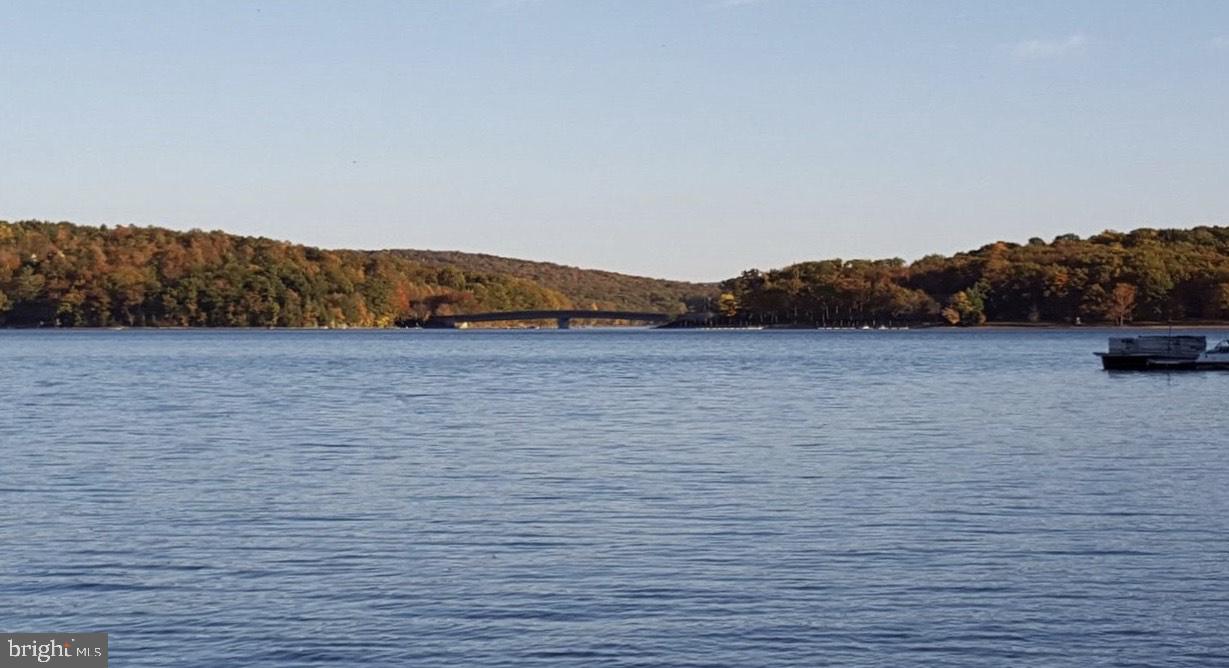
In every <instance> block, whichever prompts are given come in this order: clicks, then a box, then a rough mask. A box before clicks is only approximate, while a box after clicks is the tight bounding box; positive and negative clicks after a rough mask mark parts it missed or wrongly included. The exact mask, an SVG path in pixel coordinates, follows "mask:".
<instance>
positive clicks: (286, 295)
mask: <svg viewBox="0 0 1229 668" xmlns="http://www.w3.org/2000/svg"><path fill="white" fill-rule="evenodd" d="M571 307H572V302H571V300H570V299H569V298H568V297H567V296H566V295H564V294H562V293H560V292H558V291H556V290H551V289H548V288H544V287H542V286H540V285H537V284H535V283H533V282H532V281H528V280H525V279H522V278H517V277H514V276H503V275H498V274H491V273H486V272H471V271H465V270H463V269H459V268H456V267H442V268H437V267H428V266H425V265H423V264H420V263H417V262H414V261H411V260H409V259H406V258H404V257H399V256H398V255H396V254H395V253H390V252H386V251H376V252H364V251H334V250H321V249H318V248H312V247H308V246H300V245H295V244H289V243H285V242H280V241H273V240H270V239H264V238H254V237H243V236H236V235H230V234H225V233H223V232H216V231H215V232H203V231H199V230H193V231H190V232H177V231H172V230H167V229H161V228H154V227H127V226H119V227H113V228H107V227H105V226H102V227H92V226H82V225H72V224H69V223H47V222H38V221H23V222H16V223H8V222H3V221H0V326H8V327H40V326H42V327H103V326H150V327H155V326H180V327H200V326H203V327H316V326H328V327H341V326H356V327H387V326H393V325H396V324H411V323H415V322H421V321H423V320H426V319H428V318H430V316H431V315H433V314H436V313H447V312H449V311H452V310H479V311H487V310H490V311H501V310H529V309H561V308H571Z"/></svg>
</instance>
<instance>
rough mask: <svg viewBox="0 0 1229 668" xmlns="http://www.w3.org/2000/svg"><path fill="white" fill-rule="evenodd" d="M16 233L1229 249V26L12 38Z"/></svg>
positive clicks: (260, 10) (504, 245) (157, 24)
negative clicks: (1096, 239) (1143, 235)
mask: <svg viewBox="0 0 1229 668" xmlns="http://www.w3.org/2000/svg"><path fill="white" fill-rule="evenodd" d="M0 26H3V27H4V32H5V35H6V37H5V39H4V40H0V86H2V87H3V90H4V91H5V98H6V99H5V103H4V104H3V105H0V151H2V152H3V154H4V157H5V159H4V160H3V161H0V219H7V220H18V219H26V218H38V219H46V220H70V221H73V222H77V223H82V224H94V225H97V224H108V225H113V224H137V225H162V226H167V227H171V228H178V229H187V228H192V227H200V228H204V229H224V230H226V231H228V232H232V233H237V234H253V235H261V236H268V237H274V238H278V239H285V240H289V241H294V242H297V243H306V244H311V245H317V246H324V247H330V248H417V249H434V250H463V251H469V252H482V253H489V254H493V255H502V256H512V257H519V258H525V259H533V260H542V261H550V262H557V263H561V264H568V265H579V266H584V267H592V268H599V269H607V270H611V271H619V272H623V273H631V274H642V275H651V276H659V277H666V278H676V279H689V280H702V281H711V280H720V279H723V278H727V277H729V276H733V275H735V274H737V273H738V272H739V271H741V270H743V269H746V268H749V267H753V266H755V267H760V268H769V267H776V266H781V265H784V264H788V263H790V262H796V261H800V260H806V259H820V258H828V257H846V258H849V257H892V256H897V257H905V258H908V259H916V258H917V257H920V256H922V255H925V254H928V253H935V252H941V253H950V252H953V251H957V250H964V249H970V248H976V247H978V246H981V245H983V244H985V243H988V242H991V241H994V240H996V239H1006V240H1012V241H1021V242H1023V241H1025V240H1026V239H1028V238H1029V237H1033V236H1040V237H1044V238H1047V239H1049V238H1052V237H1053V236H1055V235H1057V234H1062V233H1066V232H1075V233H1078V234H1082V235H1087V234H1091V233H1094V232H1098V231H1100V230H1102V229H1106V228H1116V229H1131V228H1134V227H1144V226H1152V227H1190V226H1194V225H1201V224H1229V188H1226V187H1225V184H1226V183H1229V129H1227V128H1226V124H1225V122H1224V119H1225V118H1229V4H1225V3H1217V2H1180V3H1166V4H1162V3H1143V2H1125V3H1120V2H1115V3H1108V2H1098V3H1080V4H1071V3H1060V2H1038V3H1030V4H1028V5H1024V4H1020V5H1002V6H989V5H986V4H984V3H972V2H968V3H965V2H943V3H903V2H866V3H856V4H855V3H846V4H835V3H831V4H829V3H824V4H820V3H809V2H788V1H785V0H695V1H687V2H682V1H680V2H673V3H653V2H586V3H579V2H577V3H572V2H563V1H552V0H482V1H477V2H468V3H452V2H432V3H415V4H403V3H394V2H368V3H362V4H345V3H321V2H229V3H190V2H167V3H149V2H114V3H105V4H92V3H85V2H59V3H33V2H28V3H10V4H6V5H4V6H3V7H0Z"/></svg>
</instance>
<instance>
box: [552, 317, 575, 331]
mask: <svg viewBox="0 0 1229 668" xmlns="http://www.w3.org/2000/svg"><path fill="white" fill-rule="evenodd" d="M555 324H556V325H557V326H558V327H559V329H571V328H572V319H571V318H559V319H558V320H556V321H555Z"/></svg>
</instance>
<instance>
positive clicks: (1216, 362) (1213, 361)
mask: <svg viewBox="0 0 1229 668" xmlns="http://www.w3.org/2000/svg"><path fill="white" fill-rule="evenodd" d="M1148 368H1149V369H1189V370H1193V371H1212V370H1216V369H1229V339H1226V340H1224V341H1221V342H1220V343H1218V344H1216V347H1214V348H1212V349H1211V350H1206V351H1204V352H1202V353H1200V354H1199V356H1198V357H1196V358H1195V359H1193V360H1189V361H1187V360H1169V359H1160V360H1156V361H1153V362H1149V366H1148Z"/></svg>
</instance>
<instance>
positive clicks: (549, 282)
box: [389, 249, 717, 313]
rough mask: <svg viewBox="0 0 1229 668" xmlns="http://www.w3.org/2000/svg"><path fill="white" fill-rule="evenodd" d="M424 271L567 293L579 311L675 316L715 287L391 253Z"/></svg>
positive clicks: (712, 294)
mask: <svg viewBox="0 0 1229 668" xmlns="http://www.w3.org/2000/svg"><path fill="white" fill-rule="evenodd" d="M389 252H390V253H393V254H395V255H398V256H400V257H404V258H407V259H409V260H413V261H415V262H418V263H420V264H423V265H426V266H428V267H437V268H445V267H458V268H465V269H466V270H470V271H480V272H485V273H490V274H500V275H504V276H515V277H517V278H523V279H527V280H530V281H533V282H534V283H535V284H537V285H540V286H542V287H544V288H547V289H550V290H556V291H558V292H560V293H563V294H565V295H567V296H568V297H569V298H570V299H571V300H572V303H573V304H574V305H575V306H576V307H577V308H582V309H621V310H635V311H661V312H665V313H677V312H679V311H680V310H681V309H680V305H681V304H687V303H689V302H690V303H691V306H692V307H693V309H692V310H703V309H704V308H705V307H706V306H707V305H708V302H709V301H710V300H711V299H715V298H716V296H717V284H716V283H691V282H687V281H674V280H667V279H659V278H648V277H645V276H634V275H630V274H620V273H617V272H613V271H605V270H602V269H581V268H579V267H573V266H568V265H562V264H556V263H553V262H539V261H534V260H519V259H516V258H509V257H500V256H498V255H489V254H487V253H466V252H462V251H433V250H414V249H396V250H391V251H389Z"/></svg>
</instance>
